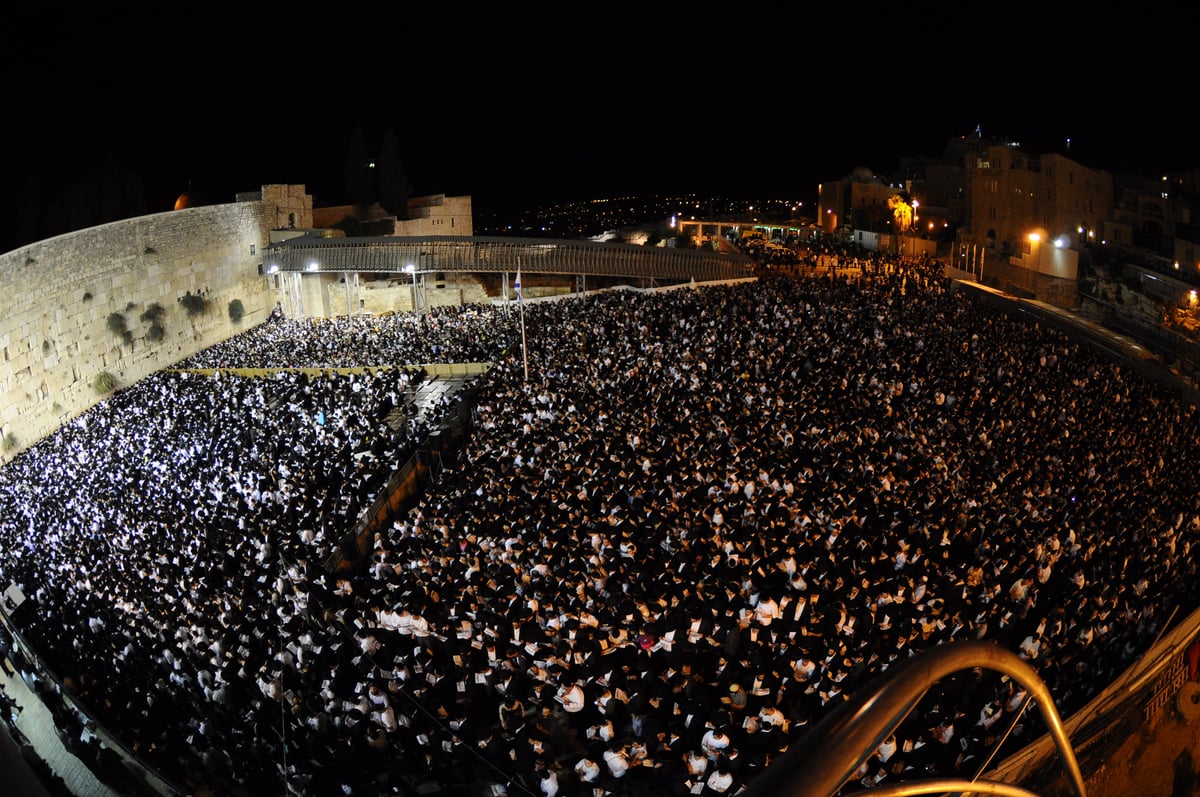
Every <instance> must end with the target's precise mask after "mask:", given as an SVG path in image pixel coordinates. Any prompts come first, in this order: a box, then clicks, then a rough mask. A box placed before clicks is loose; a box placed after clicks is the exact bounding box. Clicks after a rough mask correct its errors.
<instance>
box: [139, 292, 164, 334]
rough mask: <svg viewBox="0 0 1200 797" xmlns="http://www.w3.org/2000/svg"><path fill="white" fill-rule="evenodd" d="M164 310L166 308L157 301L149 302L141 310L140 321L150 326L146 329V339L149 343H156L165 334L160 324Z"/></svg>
mask: <svg viewBox="0 0 1200 797" xmlns="http://www.w3.org/2000/svg"><path fill="white" fill-rule="evenodd" d="M166 312H167V311H166V309H165V308H164V307H163V306H162V305H161V304H159V303H158V302H151V303H150V304H148V305H146V309H145V310H143V311H142V316H141V318H142V321H143V322H148V323H149V324H150V327H149V328H148V329H147V330H146V340H148V341H150V342H151V343H158V342H159V341H160V340H162V339H163V335H165V334H166V332H165V331H164V330H163V325H162V317H163V315H164V314H165V313H166Z"/></svg>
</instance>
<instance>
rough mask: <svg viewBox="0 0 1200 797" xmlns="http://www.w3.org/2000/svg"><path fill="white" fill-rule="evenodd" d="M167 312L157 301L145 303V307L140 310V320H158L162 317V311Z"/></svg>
mask: <svg viewBox="0 0 1200 797" xmlns="http://www.w3.org/2000/svg"><path fill="white" fill-rule="evenodd" d="M165 312H167V311H166V309H164V308H163V306H162V305H161V304H159V303H158V302H150V304H148V305H146V309H145V310H143V311H142V315H141V320H142V321H158V320H160V319H161V318H162V317H163V313H165Z"/></svg>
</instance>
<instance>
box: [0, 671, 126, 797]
mask: <svg viewBox="0 0 1200 797" xmlns="http://www.w3.org/2000/svg"><path fill="white" fill-rule="evenodd" d="M0 684H3V686H4V691H5V692H7V693H8V695H9V697H11V698H12V699H13V700H15V701H16V702H17V705H19V706H21V707H22V711H21V713H20V714H19V715H18V716H17V730H19V731H20V732H21V733H22V734H24V736H25V738H26V739H28V740H29V744H30V745H32V747H33V749H34V750H35V751H36V754H37V757H38V758H40V759H41V760H42V761H43V762H44V763H45V764H46V766H47V767H48V768H49V770H50V772H52V773H53V774H54V775H55V776H57V777H58V778H60V779H61V780H62V782H63V784H64V785H65V786H66V788H67V789H68V790H69V792H70V793H71V794H72V795H75V797H121V794H120V792H117V791H114V790H113V789H111V788H110V787H108V786H106V785H105V784H104V783H102V782H101V781H100V780H99V779H98V778H97V777H96V776H95V775H94V774H92V772H91V770H89V769H88V768H87V767H86V766H85V765H84V763H83V762H82V761H80V760H79V759H78V758H77V757H76V756H75V755H73V754H72V753H70V752H68V751H67V749H66V747H64V746H63V743H62V740H61V739H59V738H58V733H57V732H56V731H55V729H54V717H53V715H52V714H51V713H50V709H48V708H46V704H45V703H43V702H42V700H41V698H40V697H38V696H37V694H36V693H35V692H34V691H33V690H32V689H30V688H29V686H28V685H27V684H26V683H25V681H24V680H23V679H22V678H21V677H20V675H12V676H10V675H9V674H8V673H6V672H4V670H3V669H2V668H0ZM0 725H3V723H0ZM3 737H4V740H5V741H6V742H7V743H8V744H11V745H12V748H8V746H7V745H3V747H4V749H5V751H6V752H11V751H12V750H17V749H18V745H17V743H16V742H15V740H14V739H13V737H12V735H11V734H10V733H9V732H8V728H7V727H5V728H4V729H3ZM2 761H3V766H4V769H3V778H4V783H3V785H2V786H0V792H2V793H4V794H14V795H20V796H21V797H25V795H30V797H32V795H42V794H44V795H47V797H49V795H52V794H61V790H54V791H52V790H51V787H49V786H46V785H43V784H40V780H39V776H38V774H37V773H36V772H35V770H34V768H33V767H32V766H31V765H30V764H29V763H28V762H26V761H25V760H24V758H23V756H21V754H20V752H18V753H17V755H16V758H15V759H14V758H13V757H12V756H10V755H4V757H3V759H2ZM31 779H32V780H31ZM16 783H20V784H21V788H12V789H10V787H9V786H10V784H16ZM34 783H37V784H38V785H32V784H34ZM26 788H28V789H29V790H28V791H26V790H25V789H26Z"/></svg>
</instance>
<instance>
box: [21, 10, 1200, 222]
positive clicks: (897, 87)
mask: <svg viewBox="0 0 1200 797" xmlns="http://www.w3.org/2000/svg"><path fill="white" fill-rule="evenodd" d="M41 5H44V6H45V7H39V8H32V9H27V8H24V7H22V8H19V9H10V10H6V12H5V16H6V17H7V18H8V19H7V20H6V23H7V24H6V26H5V27H6V32H7V33H8V34H9V35H8V36H6V37H5V38H6V43H5V47H4V48H0V51H2V55H0V57H2V58H3V59H4V74H5V75H6V78H7V80H6V82H7V83H8V84H9V85H8V87H7V88H8V89H9V90H8V91H7V92H6V94H7V96H6V97H5V104H6V107H7V111H8V112H7V113H6V115H5V116H6V119H5V125H4V127H5V137H6V139H7V140H8V142H9V143H8V144H7V145H6V148H5V149H4V152H5V157H4V166H3V168H4V172H3V173H4V186H5V191H4V195H5V197H6V209H5V210H6V215H7V216H11V214H13V213H14V212H15V205H16V203H17V201H18V197H20V196H21V195H22V189H23V187H26V186H28V185H29V182H28V181H29V179H30V178H31V177H32V176H37V178H38V180H39V183H38V184H39V185H40V187H41V194H40V196H41V198H42V199H41V201H48V200H49V199H50V198H52V197H53V196H54V195H55V192H57V191H60V190H61V189H62V187H63V186H64V185H67V184H69V183H70V182H71V181H73V180H76V179H77V178H78V176H79V175H80V174H83V173H85V172H87V170H89V169H94V168H96V167H98V166H100V165H102V164H105V163H113V162H115V163H118V164H120V166H121V168H122V169H124V170H129V171H130V172H132V173H134V174H137V175H138V176H140V178H141V180H142V182H143V184H144V187H145V199H146V204H147V207H148V210H150V211H152V212H153V211H158V210H167V209H169V208H170V206H171V204H172V203H173V201H174V199H175V198H176V197H177V196H178V195H179V194H180V193H182V192H184V191H188V190H190V191H192V192H193V194H194V195H197V196H199V197H201V198H203V199H207V200H208V201H216V202H226V201H232V200H233V198H234V195H235V194H236V193H237V192H239V191H253V190H256V189H257V188H258V187H259V186H261V185H262V184H264V183H275V182H287V183H303V184H305V185H307V186H308V189H309V191H310V193H312V194H313V195H314V197H315V198H316V200H317V201H318V202H319V203H322V204H341V203H342V202H344V201H346V199H347V197H346V192H345V188H344V185H345V183H344V179H343V177H342V174H343V165H344V161H345V157H346V153H347V150H348V145H349V142H350V139H351V135H352V133H353V131H354V130H355V129H356V128H360V129H361V130H362V131H363V133H364V134H365V136H366V137H367V139H368V142H369V143H370V144H371V145H372V146H377V145H378V142H379V141H380V140H381V139H382V137H383V134H384V132H385V131H387V130H392V131H394V133H395V134H396V138H397V141H398V143H399V148H398V151H399V155H400V159H401V161H402V162H403V164H404V166H405V169H406V172H407V174H408V176H409V179H410V182H411V183H412V185H413V189H414V192H415V193H416V194H418V195H420V194H430V193H446V194H452V195H457V194H470V195H471V196H472V197H473V200H474V204H475V206H476V208H488V207H500V206H506V205H513V204H518V205H529V204H532V203H540V202H555V201H560V200H572V199H582V198H593V197H614V196H627V195H631V194H645V193H659V194H667V193H698V194H701V195H732V196H745V197H764V198H771V197H777V198H801V199H804V198H808V197H810V196H811V197H815V195H816V186H817V184H818V183H819V182H821V181H823V180H832V179H837V178H839V177H842V176H844V175H846V174H848V173H849V172H851V171H852V170H854V169H855V168H857V167H860V166H865V167H867V168H869V169H871V170H872V171H874V172H875V173H877V174H883V175H886V174H889V173H890V172H891V171H893V170H894V169H895V167H896V164H897V159H898V158H899V157H900V156H901V155H906V154H920V155H937V154H940V153H941V151H942V149H943V147H944V145H945V143H946V141H947V140H948V139H949V138H950V137H952V136H960V135H966V134H969V133H971V132H972V131H973V130H974V129H975V128H976V126H980V127H981V129H982V130H983V133H984V135H985V136H997V137H1002V138H1005V139H1009V140H1014V141H1018V142H1020V143H1021V144H1022V145H1023V146H1025V147H1026V148H1027V149H1029V150H1030V151H1032V152H1051V151H1053V152H1067V150H1068V140H1069V141H1070V144H1069V147H1070V150H1069V154H1070V155H1071V156H1072V157H1074V158H1075V159H1076V160H1079V161H1080V162H1082V163H1084V164H1085V165H1089V166H1094V167H1096V168H1104V169H1109V170H1114V171H1119V170H1125V169H1134V170H1149V171H1158V170H1161V169H1185V168H1192V167H1194V166H1197V165H1198V161H1200V158H1198V157H1196V155H1195V149H1196V147H1195V142H1196V141H1200V138H1198V137H1197V118H1196V117H1197V114H1196V113H1195V112H1194V107H1195V96H1194V93H1193V92H1191V91H1190V89H1191V87H1192V85H1193V83H1194V82H1195V77H1194V76H1195V74H1196V70H1195V68H1194V66H1193V65H1192V60H1193V56H1192V55H1191V54H1190V50H1189V49H1188V48H1187V47H1186V46H1185V37H1186V36H1188V35H1190V33H1191V32H1192V31H1194V30H1195V29H1196V26H1195V25H1194V24H1193V21H1192V20H1190V19H1182V18H1179V16H1178V15H1177V14H1176V15H1175V16H1173V17H1169V18H1168V17H1165V16H1161V15H1156V14H1149V13H1143V12H1142V11H1141V10H1140V9H1137V8H1133V7H1130V8H1127V9H1125V10H1123V11H1122V15H1121V16H1120V17H1111V18H1110V17H1105V16H1104V15H1103V14H1101V13H1100V12H1098V11H1097V10H1096V9H1097V8H1099V7H1098V6H1090V7H1089V6H1080V7H1079V8H1078V9H1067V8H1064V7H1063V4H1058V3H1056V4H1053V5H1054V6H1055V9H1056V10H1055V11H1053V12H1051V11H1049V10H1048V9H1047V8H1046V6H1050V5H1051V4H1041V6H1029V7H1028V8H1021V7H1020V6H1014V5H1012V4H1007V5H989V6H988V7H987V9H986V10H975V11H965V10H962V9H960V8H957V6H965V5H968V4H955V6H956V7H954V8H951V6H950V5H949V4H939V5H938V6H937V7H936V8H932V9H931V8H929V7H923V6H918V5H908V6H906V5H903V4H895V3H893V4H888V5H886V6H872V5H870V4H865V3H859V4H834V5H838V6H839V7H840V8H843V9H844V10H841V11H825V10H823V11H813V10H812V9H811V8H809V7H808V6H810V4H806V3H795V4H790V6H794V9H792V10H785V11H780V10H778V9H775V8H772V7H771V6H769V5H767V4H755V3H735V4H725V5H720V6H705V5H703V4H690V5H687V6H683V5H673V4H672V5H669V6H668V5H665V4H661V3H647V4H642V5H641V6H638V5H630V6H629V7H622V6H621V5H619V4H614V3H607V4H595V5H592V4H586V3H584V4H580V3H574V4H555V5H545V6H540V5H538V6H532V5H525V6H519V5H518V6H514V5H506V6H505V7H504V8H503V9H499V10H497V8H496V7H495V6H496V4H487V5H484V6H476V5H468V4H456V5H450V4H447V5H446V6H445V7H446V8H449V9H451V10H450V11H447V12H444V13H442V12H438V11H435V10H431V9H426V10H423V11H419V12H413V11H411V10H409V9H406V8H405V5H407V4H394V5H392V6H389V7H387V8H388V9H390V10H381V9H380V8H368V9H364V8H360V7H358V6H357V5H355V4H347V5H346V6H345V8H344V10H345V12H347V13H346V14H345V15H343V16H340V17H335V16H331V15H333V14H335V13H337V12H339V11H342V10H343V9H342V8H339V7H338V6H336V5H329V4H325V5H322V6H319V7H317V8H318V9H319V13H309V14H308V15H301V13H300V12H302V11H304V8H303V7H302V6H296V5H292V6H276V7H275V8H276V9H277V10H279V11H280V12H295V13H281V14H280V15H279V16H277V17H274V18H271V17H267V16H264V15H263V14H261V13H258V12H250V11H247V10H246V9H245V8H244V7H242V8H239V7H236V6H226V7H218V6H213V5H211V4H208V5H205V4H181V5H166V4H159V5H155V6H150V7H148V8H146V9H137V10H129V9H128V7H126V9H125V10H122V9H116V8H113V7H109V6H100V5H95V6H91V7H83V8H70V9H68V8H64V7H60V6H50V5H49V4H41ZM243 5H244V6H250V5H251V4H243ZM430 5H433V4H430ZM437 5H439V7H440V6H441V4H437ZM970 5H971V6H972V7H973V8H974V7H975V5H976V4H970ZM967 13H970V14H971V15H972V16H970V17H966V16H961V15H962V14H967ZM1052 13H1053V14H1054V16H1048V15H1049V14H1052ZM1186 13H1189V14H1191V13H1192V12H1186ZM5 228H6V229H7V227H5Z"/></svg>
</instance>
